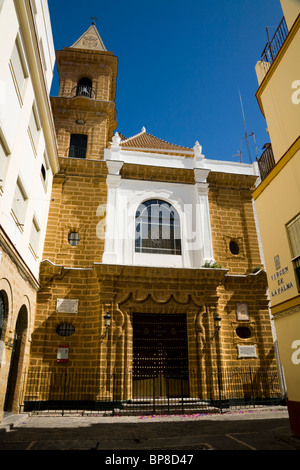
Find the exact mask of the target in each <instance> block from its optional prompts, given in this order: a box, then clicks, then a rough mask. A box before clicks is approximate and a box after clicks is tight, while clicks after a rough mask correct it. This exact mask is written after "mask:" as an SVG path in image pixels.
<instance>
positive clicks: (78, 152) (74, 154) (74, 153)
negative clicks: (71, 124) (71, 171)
mask: <svg viewBox="0 0 300 470" xmlns="http://www.w3.org/2000/svg"><path fill="white" fill-rule="evenodd" d="M68 157H71V158H85V157H86V147H78V146H76V145H71V146H70V147H69V149H68Z"/></svg>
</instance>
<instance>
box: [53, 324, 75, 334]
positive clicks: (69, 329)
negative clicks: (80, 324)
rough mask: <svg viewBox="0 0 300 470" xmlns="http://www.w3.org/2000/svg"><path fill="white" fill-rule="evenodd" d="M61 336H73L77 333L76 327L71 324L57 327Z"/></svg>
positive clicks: (57, 331)
mask: <svg viewBox="0 0 300 470" xmlns="http://www.w3.org/2000/svg"><path fill="white" fill-rule="evenodd" d="M56 333H57V334H58V335H59V336H72V335H73V334H74V333H75V326H74V325H72V324H71V323H61V324H60V325H58V326H57V327H56Z"/></svg>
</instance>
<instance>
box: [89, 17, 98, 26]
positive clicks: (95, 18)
mask: <svg viewBox="0 0 300 470" xmlns="http://www.w3.org/2000/svg"><path fill="white" fill-rule="evenodd" d="M90 19H91V20H92V22H93V24H95V22H96V21H97V19H98V18H97V17H96V16H92V17H91V18H90Z"/></svg>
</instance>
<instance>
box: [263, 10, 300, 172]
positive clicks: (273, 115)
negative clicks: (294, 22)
mask: <svg viewBox="0 0 300 470" xmlns="http://www.w3.org/2000/svg"><path fill="white" fill-rule="evenodd" d="M299 26H300V19H298V29H297V28H296V31H294V32H293V34H292V35H291V36H290V37H289V38H288V39H287V42H286V44H285V45H283V47H282V49H281V50H280V52H279V54H278V56H277V57H276V61H275V62H274V63H273V65H272V69H271V70H270V71H269V73H268V75H267V77H266V78H264V80H263V81H262V83H261V86H260V89H259V91H258V93H257V99H258V103H259V105H260V108H261V111H262V113H263V114H264V116H265V118H266V120H267V125H268V133H269V136H270V139H271V143H272V149H273V153H274V158H275V161H276V163H277V162H278V161H279V160H280V158H281V157H282V155H284V154H285V152H286V151H287V150H288V149H289V148H290V147H291V145H292V144H293V143H294V142H295V140H296V139H297V138H298V136H299V122H300V75H299V50H300V30H299ZM262 67H263V65H262V63H261V62H260V63H258V64H257V66H256V71H257V74H258V77H259V80H261V78H262V77H264V72H262Z"/></svg>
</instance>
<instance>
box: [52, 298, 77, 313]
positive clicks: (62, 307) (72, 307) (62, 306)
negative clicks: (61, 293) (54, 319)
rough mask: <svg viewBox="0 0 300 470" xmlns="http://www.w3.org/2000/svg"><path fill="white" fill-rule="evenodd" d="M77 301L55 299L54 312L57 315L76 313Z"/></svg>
mask: <svg viewBox="0 0 300 470" xmlns="http://www.w3.org/2000/svg"><path fill="white" fill-rule="evenodd" d="M78 302H79V300H78V299H57V300H56V311H57V312H58V313H78Z"/></svg>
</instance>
